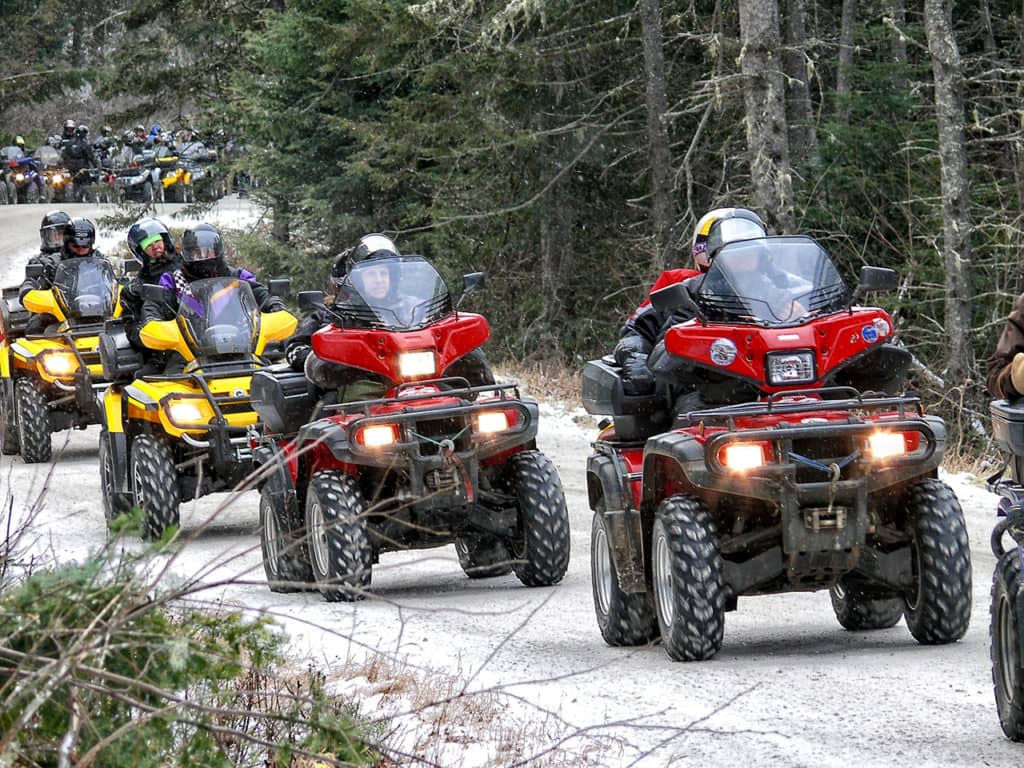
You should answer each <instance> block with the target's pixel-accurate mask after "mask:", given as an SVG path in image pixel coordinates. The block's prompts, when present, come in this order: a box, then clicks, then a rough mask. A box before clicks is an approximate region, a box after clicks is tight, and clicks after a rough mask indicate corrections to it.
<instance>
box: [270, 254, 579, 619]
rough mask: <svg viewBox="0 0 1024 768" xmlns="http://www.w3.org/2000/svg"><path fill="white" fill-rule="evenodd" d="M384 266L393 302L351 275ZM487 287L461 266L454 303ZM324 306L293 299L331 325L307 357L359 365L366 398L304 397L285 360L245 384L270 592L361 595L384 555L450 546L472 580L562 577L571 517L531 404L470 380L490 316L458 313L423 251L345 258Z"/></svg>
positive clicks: (318, 298) (507, 387)
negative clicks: (338, 285) (347, 263)
mask: <svg viewBox="0 0 1024 768" xmlns="http://www.w3.org/2000/svg"><path fill="white" fill-rule="evenodd" d="M382 266H383V267H386V268H387V269H388V270H389V271H390V274H391V278H390V280H391V284H392V285H400V286H401V289H400V293H401V294H402V296H403V298H401V299H399V300H394V301H392V300H390V299H388V300H375V299H373V298H372V297H370V296H368V295H364V294H363V293H362V292H361V291H360V290H359V289H358V288H357V287H356V286H357V285H359V284H360V280H361V276H360V270H362V269H380V268H381V267H382ZM482 283H483V274H482V273H475V274H472V275H466V276H465V277H464V293H463V296H465V295H466V294H468V293H470V292H472V291H473V290H475V289H477V288H478V287H480V286H481V285H482ZM322 302H323V294H322V293H320V292H315V291H314V292H304V293H302V294H300V303H301V305H302V306H303V308H304V309H311V308H313V307H316V308H318V309H319V310H320V311H325V310H326V312H327V314H328V316H329V317H330V319H331V325H330V326H328V327H326V328H322V329H321V330H319V331H317V332H316V333H315V334H313V337H312V345H313V350H314V352H315V354H316V355H317V356H318V357H319V358H320V359H321V360H323V361H331V362H334V363H338V364H340V367H342V368H343V369H344V370H347V371H350V372H352V373H353V375H363V374H365V375H366V378H368V379H373V382H374V385H375V386H376V387H377V392H376V394H375V395H373V396H370V395H366V394H364V395H363V396H362V399H357V400H355V401H352V402H346V401H345V400H346V397H347V395H346V393H347V391H348V390H347V389H343V390H340V391H339V392H340V396H336V394H337V393H335V392H333V391H332V392H328V393H326V394H324V393H321V392H318V391H314V390H313V389H312V387H311V385H310V384H309V383H308V382H307V380H306V378H305V376H304V375H303V374H302V373H296V372H293V371H292V370H291V369H289V368H287V367H285V366H276V367H272V368H268V369H264V370H262V371H259V372H258V373H257V374H256V375H255V376H254V377H253V387H252V400H253V405H254V407H255V408H256V411H257V413H259V414H260V420H261V421H262V423H263V425H264V433H263V437H262V440H261V442H260V445H259V447H258V448H257V449H256V463H257V465H259V466H260V467H261V472H262V475H263V477H264V480H263V483H262V487H261V502H260V521H261V538H262V544H263V558H264V567H265V570H266V574H267V581H268V583H269V585H270V588H271V590H273V591H290V590H294V589H301V588H303V587H304V586H305V585H309V584H313V585H315V586H316V587H317V588H318V589H319V590H320V592H321V594H322V595H323V597H324V598H325V599H326V600H330V601H336V600H346V601H353V600H359V599H362V598H363V597H365V596H366V590H367V589H368V587H369V585H370V579H371V573H372V570H373V565H374V563H376V562H377V561H378V558H379V556H380V554H381V553H382V552H390V551H396V550H405V549H419V548H427V547H439V546H444V545H447V544H450V543H454V544H455V548H456V552H457V554H458V556H459V563H460V565H461V567H462V568H463V570H464V571H465V573H466V574H467V575H468V576H470V577H471V578H481V577H489V576H498V575H504V574H507V573H509V572H510V571H513V572H514V573H515V575H516V577H517V578H518V579H519V581H520V582H522V583H523V584H525V585H526V586H550V585H553V584H557V583H558V582H559V581H561V579H562V577H563V576H564V574H565V571H566V568H567V566H568V562H569V518H568V511H567V508H566V504H565V497H564V494H563V492H562V486H561V481H560V479H559V477H558V473H557V471H556V469H555V467H554V465H553V464H552V463H551V461H550V460H549V459H548V458H547V457H546V456H545V455H544V454H543V453H541V452H540V451H539V450H537V444H536V436H537V422H538V406H537V403H536V401H534V400H532V399H529V398H524V397H521V396H520V393H519V387H518V385H516V384H500V385H499V384H493V383H490V378H489V376H486V377H485V378H486V379H487V380H486V381H483V382H482V383H481V380H480V377H479V376H474V378H476V382H475V385H471V384H470V381H469V379H467V378H466V377H467V376H468V375H471V362H470V361H472V360H473V359H474V354H475V351H476V350H477V349H478V348H479V347H480V346H481V345H482V344H483V343H484V342H485V341H486V339H487V337H488V335H489V333H490V327H489V325H488V324H487V321H486V319H485V318H483V317H482V316H480V315H477V314H471V313H467V312H460V311H457V308H456V305H453V303H452V299H451V296H450V294H449V292H448V288H447V286H446V285H445V283H444V281H443V280H442V278H441V277H440V275H438V274H437V272H436V271H435V269H434V267H433V266H431V264H430V263H429V262H427V261H426V260H424V259H422V258H421V257H418V256H402V257H394V258H392V257H388V258H377V259H370V260H367V261H364V262H361V263H359V264H356V265H355V266H354V267H353V268H352V270H351V272H350V274H349V276H348V277H347V278H346V282H345V284H344V286H343V287H342V289H341V292H340V293H339V295H338V298H337V299H336V300H335V302H334V303H333V304H332V305H330V306H329V307H325V306H324V305H323V303H322ZM369 387H370V385H367V388H369Z"/></svg>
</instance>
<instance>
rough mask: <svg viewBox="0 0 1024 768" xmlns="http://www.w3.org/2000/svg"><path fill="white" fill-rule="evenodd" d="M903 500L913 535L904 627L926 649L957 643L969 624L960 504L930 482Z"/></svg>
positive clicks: (968, 578) (964, 528)
mask: <svg viewBox="0 0 1024 768" xmlns="http://www.w3.org/2000/svg"><path fill="white" fill-rule="evenodd" d="M903 502H904V504H903V506H904V509H905V510H906V513H907V517H908V519H909V520H910V521H911V524H912V525H913V536H914V538H913V542H912V557H911V564H912V568H913V574H914V591H913V593H912V594H908V595H906V597H905V603H906V607H905V610H904V615H905V616H906V617H907V627H908V628H909V629H910V634H912V635H913V636H914V639H915V640H917V642H919V643H922V644H924V645H941V644H944V643H953V642H956V641H957V640H959V639H960V638H961V637H963V636H964V633H965V632H967V626H968V625H969V624H970V621H971V547H970V542H969V541H968V539H967V526H966V524H965V523H964V515H963V512H962V511H961V509H960V502H959V501H957V498H956V494H955V493H953V489H952V488H950V487H949V486H948V485H946V484H945V483H943V482H942V481H941V480H935V479H933V478H927V479H925V480H919V481H918V482H916V483H914V484H913V485H911V486H910V487H909V488H908V489H907V491H906V493H905V494H904V496H903Z"/></svg>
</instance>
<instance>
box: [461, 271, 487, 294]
mask: <svg viewBox="0 0 1024 768" xmlns="http://www.w3.org/2000/svg"><path fill="white" fill-rule="evenodd" d="M486 277H487V275H486V274H485V273H484V272H470V273H469V274H468V275H463V276H462V292H463V293H464V294H468V293H473V292H474V291H479V290H480V289H481V288H483V287H484V285H486V283H487V280H486Z"/></svg>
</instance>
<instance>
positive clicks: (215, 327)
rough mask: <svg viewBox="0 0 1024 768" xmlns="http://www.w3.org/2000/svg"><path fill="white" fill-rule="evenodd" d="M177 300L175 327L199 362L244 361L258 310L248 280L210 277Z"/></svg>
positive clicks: (257, 326) (252, 341)
mask: <svg viewBox="0 0 1024 768" xmlns="http://www.w3.org/2000/svg"><path fill="white" fill-rule="evenodd" d="M188 289H189V292H188V293H187V294H182V295H180V296H179V297H178V324H179V326H181V328H182V330H183V331H184V333H185V338H186V339H187V340H188V345H189V347H190V348H191V349H192V353H193V354H194V355H195V356H196V358H197V359H199V360H217V359H223V358H247V357H249V356H250V355H251V353H252V350H253V348H254V347H255V344H256V338H257V336H258V334H259V329H260V310H259V307H258V306H257V304H256V299H255V298H254V297H253V295H252V288H251V287H250V286H249V283H248V281H246V280H240V279H238V278H235V277H211V278H208V279H206V280H196V281H194V282H192V283H189V285H188Z"/></svg>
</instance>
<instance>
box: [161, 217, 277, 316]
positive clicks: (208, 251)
mask: <svg viewBox="0 0 1024 768" xmlns="http://www.w3.org/2000/svg"><path fill="white" fill-rule="evenodd" d="M211 277H234V278H238V279H240V280H245V281H247V282H248V283H249V284H250V287H251V288H252V295H253V298H254V299H256V303H257V305H258V306H259V308H260V311H261V312H278V311H280V310H283V309H285V305H284V302H283V301H281V299H279V298H278V297H277V296H272V295H271V294H270V291H269V290H267V287H266V286H265V285H263V284H262V283H260V282H259V281H258V280H257V279H256V275H254V274H253V273H252V272H250V271H249V270H247V269H238V268H236V267H231V266H228V263H227V258H226V255H225V249H224V238H223V237H222V236H221V234H220V232H219V231H218V230H217V228H216V227H214V226H213V225H212V224H205V223H203V224H197V225H196V226H194V227H193V228H192V229H186V230H185V232H184V234H183V235H182V236H181V266H179V267H178V268H176V269H174V270H170V271H166V272H164V273H163V274H162V275H161V276H160V279H159V280H158V281H157V284H158V285H161V286H163V287H164V288H167V289H168V291H167V295H168V297H169V299H170V302H156V301H153V300H150V299H147V300H146V301H145V302H144V303H143V307H142V319H143V323H146V322H149V321H151V320H171V319H173V318H174V317H175V315H176V314H177V311H178V301H179V300H180V299H181V297H182V296H189V295H191V288H190V287H189V286H190V284H191V283H192V282H193V281H194V280H203V279H206V278H211Z"/></svg>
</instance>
